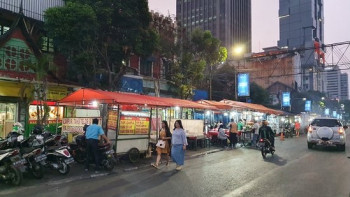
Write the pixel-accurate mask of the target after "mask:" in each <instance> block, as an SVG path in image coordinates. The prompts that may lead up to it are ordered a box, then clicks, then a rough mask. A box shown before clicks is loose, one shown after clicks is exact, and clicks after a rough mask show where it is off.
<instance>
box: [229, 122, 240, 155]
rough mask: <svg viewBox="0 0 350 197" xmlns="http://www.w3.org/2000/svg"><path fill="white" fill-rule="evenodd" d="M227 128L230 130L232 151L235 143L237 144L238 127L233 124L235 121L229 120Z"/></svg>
mask: <svg viewBox="0 0 350 197" xmlns="http://www.w3.org/2000/svg"><path fill="white" fill-rule="evenodd" d="M229 128H230V135H229V138H230V147H231V148H232V149H233V148H235V147H236V143H237V133H238V127H237V124H236V123H235V121H234V120H233V119H231V122H230V124H229Z"/></svg>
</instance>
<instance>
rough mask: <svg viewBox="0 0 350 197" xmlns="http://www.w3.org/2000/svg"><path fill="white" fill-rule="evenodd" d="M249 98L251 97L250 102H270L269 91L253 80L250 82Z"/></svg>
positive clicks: (264, 103)
mask: <svg viewBox="0 0 350 197" xmlns="http://www.w3.org/2000/svg"><path fill="white" fill-rule="evenodd" d="M250 98H251V99H252V102H253V103H256V104H262V105H269V104H270V96H269V93H268V92H267V91H266V90H265V89H264V88H262V87H261V86H259V85H258V84H256V83H254V82H253V83H251V84H250Z"/></svg>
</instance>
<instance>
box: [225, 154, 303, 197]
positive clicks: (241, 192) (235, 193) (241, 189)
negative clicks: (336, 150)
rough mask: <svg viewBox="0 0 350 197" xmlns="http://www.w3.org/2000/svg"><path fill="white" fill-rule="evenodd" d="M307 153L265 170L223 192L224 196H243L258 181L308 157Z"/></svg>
mask: <svg viewBox="0 0 350 197" xmlns="http://www.w3.org/2000/svg"><path fill="white" fill-rule="evenodd" d="M309 155H310V153H307V154H306V155H304V156H302V157H300V158H298V159H295V160H293V161H291V162H289V163H288V164H287V165H285V166H283V167H280V168H274V169H272V170H270V171H269V172H267V173H266V174H263V175H262V176H260V177H257V178H256V179H253V180H251V181H249V182H248V183H244V185H242V186H241V187H239V188H237V189H235V190H233V191H232V192H230V193H228V194H225V195H224V197H232V196H243V195H244V193H245V192H248V191H249V190H253V189H254V188H256V186H257V185H259V184H258V183H261V182H263V179H264V180H266V177H268V176H271V175H274V174H276V171H280V170H283V168H285V167H287V166H289V165H291V164H293V163H296V162H298V161H299V160H301V159H303V158H304V157H308V156H309Z"/></svg>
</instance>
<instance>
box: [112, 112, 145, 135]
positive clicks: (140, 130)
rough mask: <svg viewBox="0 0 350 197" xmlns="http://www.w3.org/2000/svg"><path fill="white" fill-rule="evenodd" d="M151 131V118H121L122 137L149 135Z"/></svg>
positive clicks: (120, 132) (120, 131) (120, 130)
mask: <svg viewBox="0 0 350 197" xmlns="http://www.w3.org/2000/svg"><path fill="white" fill-rule="evenodd" d="M148 131H149V118H146V117H131V116H121V117H120V129H119V134H120V135H134V134H135V135H147V134H148Z"/></svg>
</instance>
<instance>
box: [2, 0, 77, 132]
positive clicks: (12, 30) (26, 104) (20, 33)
mask: <svg viewBox="0 0 350 197" xmlns="http://www.w3.org/2000/svg"><path fill="white" fill-rule="evenodd" d="M21 2H22V1H19V0H11V1H10V0H0V13H1V15H0V137H5V136H7V134H8V133H9V132H10V131H12V126H13V124H14V123H15V122H20V123H21V124H22V125H23V126H24V129H25V130H26V132H29V131H30V130H31V127H32V126H34V125H35V124H36V123H37V122H36V121H37V117H38V116H37V115H38V113H37V110H36V105H38V103H39V102H38V101H37V98H38V97H39V96H38V94H37V93H36V92H35V91H34V90H35V89H36V87H38V86H40V85H39V84H42V83H44V82H43V81H39V80H38V77H37V76H38V75H37V72H39V71H36V70H35V65H38V64H40V63H39V62H40V61H41V60H40V59H41V58H42V57H43V56H45V57H47V58H48V62H47V64H46V63H45V64H46V65H47V67H46V68H47V70H51V71H50V74H48V72H45V73H46V74H47V75H46V74H44V75H45V81H47V82H45V84H46V85H47V86H46V87H45V88H43V89H42V90H44V89H45V90H44V91H43V93H42V94H45V97H46V98H45V103H46V104H47V105H48V106H49V107H50V112H49V116H50V117H49V118H48V122H47V123H48V125H47V126H48V127H50V124H51V125H56V121H57V118H56V117H61V116H62V115H63V112H62V110H63V108H58V107H57V106H55V104H56V101H58V100H60V99H61V98H63V97H65V96H66V95H68V93H69V92H71V91H72V90H73V87H74V86H73V85H72V86H71V85H67V83H65V81H64V75H65V73H66V65H67V62H66V60H65V58H64V57H63V56H62V55H60V54H54V53H53V43H52V42H50V40H49V39H48V38H47V37H45V35H44V34H43V29H42V26H43V22H42V17H39V16H42V15H43V12H44V11H45V10H46V9H47V8H48V7H54V6H60V5H62V4H61V3H63V1H54V0H51V1H50V0H49V1H45V2H42V1H39V0H28V1H23V3H21ZM41 2H42V3H41ZM40 40H42V42H40ZM54 67H55V69H53V68H54ZM40 105H41V104H40ZM60 120H61V119H60V118H59V121H60Z"/></svg>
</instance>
